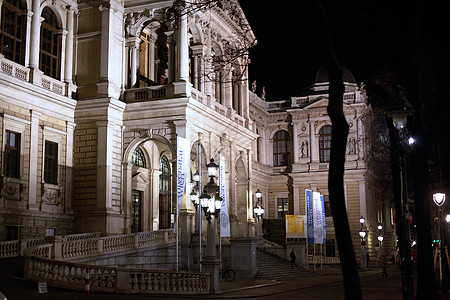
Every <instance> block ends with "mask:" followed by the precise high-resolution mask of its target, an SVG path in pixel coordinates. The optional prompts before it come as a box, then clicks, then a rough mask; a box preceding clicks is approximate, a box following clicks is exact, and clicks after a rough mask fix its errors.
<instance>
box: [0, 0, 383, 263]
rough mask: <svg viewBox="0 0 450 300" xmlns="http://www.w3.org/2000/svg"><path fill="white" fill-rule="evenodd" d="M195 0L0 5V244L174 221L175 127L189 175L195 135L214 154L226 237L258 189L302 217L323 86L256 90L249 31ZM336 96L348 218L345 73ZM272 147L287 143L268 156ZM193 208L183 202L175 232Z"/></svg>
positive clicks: (237, 231)
mask: <svg viewBox="0 0 450 300" xmlns="http://www.w3.org/2000/svg"><path fill="white" fill-rule="evenodd" d="M192 2H193V3H187V1H186V2H185V1H160V0H149V1H146V2H142V1H134V0H126V1H115V0H108V1H102V2H98V1H88V0H83V1H70V0H53V1H48V0H38V1H31V0H3V1H0V10H1V15H0V18H1V19H0V24H1V27H0V131H1V133H2V134H1V137H0V144H1V145H2V151H1V154H0V155H1V158H0V160H1V166H0V168H1V169H0V170H1V171H0V239H2V240H12V239H25V238H33V237H38V236H43V235H64V234H68V233H78V232H101V233H102V234H121V233H131V232H139V231H153V230H158V229H163V228H170V227H172V226H173V221H174V220H173V219H174V218H173V215H174V210H175V205H174V200H175V196H174V195H176V193H175V191H176V181H175V180H174V179H175V178H176V171H175V170H176V160H175V150H176V146H177V145H176V137H177V136H181V137H185V138H187V139H188V140H190V141H191V144H192V153H191V159H192V162H191V170H192V173H194V172H195V171H196V170H198V165H197V161H198V160H197V159H196V158H198V143H200V146H201V147H200V149H202V150H201V154H202V158H201V160H202V161H203V162H206V161H207V160H209V158H211V157H214V158H216V160H217V158H218V153H219V152H220V153H221V154H222V155H223V156H225V159H226V181H227V186H228V189H227V196H228V199H229V213H230V222H231V239H233V238H235V239H238V238H241V239H245V238H247V239H248V240H249V241H251V238H252V237H254V236H255V219H254V215H253V201H254V196H253V193H254V191H255V189H256V187H259V188H260V189H262V190H264V193H265V201H266V202H265V205H266V208H267V210H266V211H267V215H266V217H267V218H277V217H278V215H279V213H280V210H279V207H282V208H283V210H282V211H284V208H285V207H287V210H286V212H287V211H289V213H296V214H300V213H304V193H303V189H304V188H306V187H309V188H312V189H317V190H320V191H321V192H322V193H323V194H325V195H326V194H327V187H326V174H327V172H326V171H327V168H328V163H327V158H328V156H327V153H328V152H327V151H326V150H327V149H326V147H327V146H324V147H325V148H323V147H322V146H320V145H322V144H323V145H328V140H327V134H328V130H329V127H327V126H328V125H329V121H328V118H327V117H326V115H324V111H325V108H324V106H325V104H326V101H327V100H326V95H324V94H321V93H324V92H322V91H323V90H324V88H325V87H326V84H325V83H322V82H318V83H316V84H315V85H314V86H313V87H312V88H311V95H309V96H306V97H299V98H293V99H292V100H291V101H288V102H283V101H282V102H274V103H266V102H264V101H263V100H261V99H259V98H258V97H257V96H255V95H254V94H253V93H252V92H250V91H249V84H248V74H247V64H248V53H247V51H246V50H247V47H248V46H249V45H252V44H254V43H255V42H256V40H255V37H254V35H253V33H252V31H251V29H250V27H249V25H248V23H247V21H246V18H245V16H244V14H243V12H242V10H241V8H240V6H239V4H238V2H237V1H236V0H226V1H220V2H219V4H218V5H214V6H213V7H205V6H204V5H203V3H202V2H204V1H192ZM197 2H198V3H199V4H200V6H196V4H195V3H197ZM237 54H239V55H237ZM345 97H346V100H345V102H346V112H347V113H348V120H349V122H350V123H351V124H352V125H353V127H351V133H350V140H349V145H350V146H349V150H348V157H347V158H348V161H347V171H348V173H347V175H346V182H347V183H346V190H347V196H348V207H349V210H350V219H351V222H352V224H353V225H352V226H353V227H354V226H355V224H356V222H357V221H356V220H357V217H359V215H360V214H363V215H367V217H370V214H371V211H372V210H371V209H372V205H373V203H374V201H375V200H374V199H375V198H374V197H375V196H373V194H374V193H372V191H376V188H375V185H374V184H373V183H372V182H371V177H370V176H369V172H368V171H367V169H366V167H365V164H364V151H363V148H362V145H363V142H364V139H363V137H364V128H363V127H362V125H361V120H360V118H361V116H362V115H363V113H364V110H365V109H366V108H367V107H366V104H365V99H364V96H363V95H362V94H361V91H360V90H359V89H358V87H357V85H356V84H355V83H354V81H352V82H350V83H348V84H347V93H346V95H345ZM286 103H289V104H290V106H289V107H286V105H284V104H286ZM250 108H251V109H250ZM255 124H256V126H255ZM258 136H259V137H258ZM274 142H275V143H280V145H284V146H285V147H287V148H284V149H285V150H282V149H281V148H277V149H278V150H276V151H277V152H273V149H274V148H273V145H274ZM287 149H289V150H287ZM283 151H284V152H283ZM286 151H287V152H286ZM201 168H202V169H205V168H206V167H205V166H202V167H201ZM205 171H206V169H205ZM206 180H207V178H206V176H204V179H203V181H204V182H203V183H204V184H205V183H206ZM192 185H193V183H192V181H191V179H189V181H188V188H187V194H189V193H190V191H191V189H192ZM255 185H256V186H255ZM280 199H284V200H280ZM280 201H281V202H280ZM302 201H303V202H302ZM284 203H286V204H284ZM280 205H281V206H280ZM286 205H287V206H286ZM194 213H195V210H194V208H193V207H192V205H191V203H190V201H184V202H183V205H182V212H181V216H180V224H181V225H180V226H181V227H182V228H183V239H184V240H183V242H184V243H188V242H189V239H190V235H191V234H192V233H193V231H194V220H193V216H194ZM249 243H250V244H251V243H252V242H249ZM252 263H253V262H252Z"/></svg>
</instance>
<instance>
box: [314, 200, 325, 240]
mask: <svg viewBox="0 0 450 300" xmlns="http://www.w3.org/2000/svg"><path fill="white" fill-rule="evenodd" d="M321 199H323V197H321V196H320V193H319V192H313V203H314V204H313V206H314V208H313V215H314V216H313V219H314V220H313V222H314V242H315V243H316V244H323V222H324V213H323V207H324V205H323V202H321V201H320V200H321Z"/></svg>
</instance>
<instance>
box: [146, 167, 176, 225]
mask: <svg viewBox="0 0 450 300" xmlns="http://www.w3.org/2000/svg"><path fill="white" fill-rule="evenodd" d="M173 169H174V168H172V170H173ZM175 170H176V168H175ZM160 175H161V171H160V170H157V169H154V170H152V175H151V176H152V178H151V180H150V182H151V185H152V188H151V192H150V193H151V199H153V201H152V202H153V203H152V206H151V212H150V213H151V215H152V221H153V230H158V229H159V222H160V220H159V176H160ZM172 177H173V173H172ZM173 178H176V177H173ZM173 181H176V180H172V182H173ZM172 195H176V193H175V194H173V191H172ZM175 197H176V196H175Z"/></svg>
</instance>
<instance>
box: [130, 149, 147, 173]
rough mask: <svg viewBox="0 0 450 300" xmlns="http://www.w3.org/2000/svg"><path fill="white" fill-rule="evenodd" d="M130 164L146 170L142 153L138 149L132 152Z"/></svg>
mask: <svg viewBox="0 0 450 300" xmlns="http://www.w3.org/2000/svg"><path fill="white" fill-rule="evenodd" d="M131 162H132V163H133V164H134V165H135V166H138V167H142V168H146V167H147V164H146V163H145V156H144V152H143V151H142V149H141V148H140V147H137V148H136V150H134V152H133V157H132V158H131Z"/></svg>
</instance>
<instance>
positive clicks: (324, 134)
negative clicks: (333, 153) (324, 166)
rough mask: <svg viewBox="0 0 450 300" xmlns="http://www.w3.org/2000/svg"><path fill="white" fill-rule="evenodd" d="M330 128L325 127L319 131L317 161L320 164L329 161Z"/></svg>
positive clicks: (328, 126)
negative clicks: (318, 160)
mask: <svg viewBox="0 0 450 300" xmlns="http://www.w3.org/2000/svg"><path fill="white" fill-rule="evenodd" d="M330 150H331V126H330V125H325V126H323V127H322V128H321V129H320V131H319V159H320V162H329V161H330Z"/></svg>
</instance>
